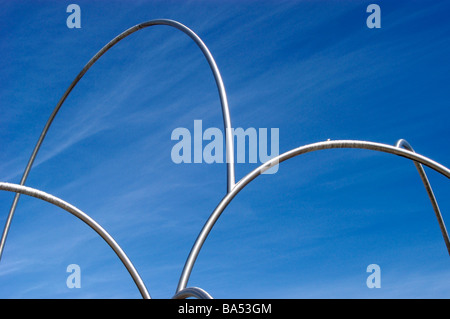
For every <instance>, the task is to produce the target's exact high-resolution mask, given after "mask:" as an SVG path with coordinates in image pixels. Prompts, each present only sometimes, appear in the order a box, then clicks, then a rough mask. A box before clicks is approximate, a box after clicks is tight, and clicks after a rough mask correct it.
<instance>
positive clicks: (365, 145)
mask: <svg viewBox="0 0 450 319" xmlns="http://www.w3.org/2000/svg"><path fill="white" fill-rule="evenodd" d="M335 148H355V149H367V150H373V151H379V152H384V153H390V154H394V155H398V156H402V157H405V158H408V159H410V160H413V161H415V162H418V163H421V164H423V165H426V166H428V167H430V168H431V169H433V170H435V171H437V172H439V173H441V174H442V175H444V176H446V177H447V178H450V169H448V168H447V167H445V166H443V165H441V164H439V163H437V162H435V161H433V160H431V159H429V158H427V157H425V156H422V155H419V154H417V153H415V152H412V151H409V150H405V149H402V148H399V147H396V146H391V145H387V144H381V143H374V142H366V141H355V140H336V141H330V140H328V141H325V142H318V143H314V144H309V145H305V146H301V147H298V148H295V149H292V150H290V151H288V152H285V153H283V154H281V155H279V156H277V157H274V158H273V159H271V160H270V161H267V162H266V163H264V164H262V165H261V166H259V167H258V168H256V169H254V170H253V171H252V172H250V173H249V174H247V175H246V176H245V177H243V178H242V179H241V180H240V181H239V182H237V183H236V185H235V187H234V188H233V190H232V191H231V192H229V193H228V194H226V195H225V197H224V198H223V199H222V201H221V202H220V203H219V205H218V206H217V207H216V209H215V210H214V211H213V212H212V214H211V215H210V217H209V219H208V220H207V221H206V223H205V225H204V226H203V228H202V230H201V231H200V234H199V235H198V237H197V239H196V241H195V243H194V245H193V246H192V249H191V251H190V253H189V256H188V258H187V260H186V263H185V265H184V268H183V271H182V273H181V276H180V280H179V282H178V287H177V292H178V291H181V290H183V289H184V288H185V287H186V285H187V283H188V281H189V277H190V275H191V272H192V268H193V267H194V264H195V261H196V260H197V257H198V254H199V253H200V250H201V248H202V246H203V244H204V242H205V240H206V238H207V237H208V235H209V233H210V232H211V230H212V228H213V227H214V225H215V223H216V222H217V220H218V219H219V217H220V215H221V214H222V212H223V211H224V210H225V208H226V207H227V206H228V204H229V203H230V202H231V201H232V200H233V198H234V197H235V196H236V195H237V194H238V193H239V192H240V191H241V190H242V189H243V188H244V187H245V186H247V185H248V184H249V183H250V182H251V181H253V180H254V179H255V178H256V177H258V176H259V175H261V174H262V173H263V172H265V171H266V170H268V169H270V168H271V167H273V166H275V165H278V164H279V163H282V162H284V161H286V160H288V159H290V158H293V157H296V156H299V155H302V154H306V153H309V152H314V151H319V150H326V149H335Z"/></svg>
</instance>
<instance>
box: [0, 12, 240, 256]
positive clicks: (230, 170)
mask: <svg viewBox="0 0 450 319" xmlns="http://www.w3.org/2000/svg"><path fill="white" fill-rule="evenodd" d="M155 25H166V26H170V27H174V28H176V29H178V30H180V31H182V32H184V33H185V34H186V35H188V36H189V37H190V38H191V39H192V40H193V41H194V42H195V43H196V44H197V46H198V47H199V48H200V50H201V51H202V52H203V55H204V56H205V58H206V60H207V61H208V64H209V66H210V68H211V71H212V72H213V75H214V79H215V81H216V85H217V89H218V91H219V96H220V103H221V106H222V116H223V122H224V129H225V145H226V159H227V192H230V191H231V189H232V188H233V186H234V183H235V170H234V143H233V136H232V130H231V119H230V110H229V106H228V99H227V95H226V91H225V86H224V84H223V80H222V76H221V75H220V72H219V68H218V67H217V64H216V62H215V60H214V58H213V56H212V55H211V53H210V51H209V49H208V47H207V46H206V45H205V44H204V43H203V41H202V40H201V39H200V37H199V36H198V35H197V34H195V32H193V31H192V30H191V29H189V28H188V27H186V26H185V25H183V24H181V23H179V22H177V21H174V20H169V19H157V20H151V21H147V22H143V23H140V24H137V25H135V26H134V27H131V28H129V29H128V30H126V31H124V32H122V33H121V34H119V35H118V36H116V37H115V38H114V39H112V40H111V41H110V42H109V43H108V44H106V45H105V46H104V47H103V48H102V49H101V50H100V51H98V52H97V53H96V54H95V55H94V56H93V57H92V58H91V59H90V60H89V62H88V63H87V64H86V65H85V66H84V68H83V69H82V70H81V71H80V73H79V74H78V75H77V76H76V78H75V79H74V80H73V81H72V83H71V84H70V86H69V87H68V88H67V90H66V91H65V93H64V94H63V96H62V97H61V99H60V100H59V102H58V104H57V105H56V107H55V108H54V110H53V112H52V114H51V115H50V117H49V118H48V120H47V123H46V124H45V126H44V129H43V130H42V133H41V135H40V136H39V139H38V141H37V143H36V146H35V147H34V150H33V152H32V154H31V156H30V158H29V160H28V164H27V166H26V168H25V171H24V173H23V175H22V179H21V180H20V185H24V184H25V182H26V180H27V178H28V175H29V173H30V170H31V167H32V166H33V163H34V160H35V159H36V156H37V153H38V152H39V149H40V147H41V145H42V142H43V141H44V139H45V136H46V135H47V132H48V130H49V128H50V126H51V124H52V123H53V120H54V119H55V117H56V115H57V113H58V111H59V110H60V108H61V106H62V105H63V103H64V101H65V100H66V99H67V97H68V96H69V94H70V92H72V90H73V88H74V87H75V86H76V85H77V83H78V82H79V81H80V80H81V78H82V77H83V76H84V74H85V73H86V72H87V71H88V70H89V69H90V68H91V66H92V65H93V64H94V63H95V62H96V61H97V60H98V59H99V58H100V57H101V56H102V55H103V54H105V53H106V52H107V51H108V50H109V49H111V48H112V47H113V46H114V45H116V44H117V43H118V42H120V41H121V40H123V39H124V38H126V37H128V36H129V35H131V34H133V33H134V32H136V31H139V30H141V29H144V28H147V27H151V26H155ZM19 198H20V193H16V195H15V196H14V200H13V203H12V205H11V208H10V211H9V213H8V217H7V219H6V223H5V226H4V230H3V233H2V237H1V240H0V259H1V256H2V254H3V250H4V247H5V243H6V238H7V236H8V232H9V229H10V227H11V221H12V218H13V216H14V212H15V210H16V207H17V203H18V201H19Z"/></svg>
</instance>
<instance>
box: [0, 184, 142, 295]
mask: <svg viewBox="0 0 450 319" xmlns="http://www.w3.org/2000/svg"><path fill="white" fill-rule="evenodd" d="M0 190H4V191H9V192H15V193H20V194H24V195H28V196H32V197H35V198H38V199H41V200H44V201H46V202H48V203H50V204H53V205H55V206H58V207H60V208H62V209H64V210H66V211H67V212H69V213H71V214H72V215H74V216H75V217H78V218H79V219H81V220H82V221H83V222H84V223H86V224H87V225H88V226H89V227H91V228H92V229H93V230H95V231H96V232H97V234H99V235H100V236H101V237H102V238H103V239H104V240H105V241H106V243H107V244H108V245H109V246H110V247H111V248H112V249H113V250H114V252H115V253H116V255H117V256H118V257H119V258H120V260H121V261H122V263H123V264H124V265H125V267H126V268H127V270H128V272H129V273H130V275H131V277H132V278H133V280H134V282H135V284H136V286H137V287H138V289H139V292H140V293H141V296H142V297H143V298H144V299H150V294H149V292H148V290H147V288H146V287H145V284H144V282H143V281H142V279H141V277H140V275H139V273H138V272H137V270H136V268H134V266H133V264H132V263H131V261H130V259H129V258H128V257H127V255H126V254H125V252H124V251H123V250H122V248H120V246H119V245H118V244H117V242H116V241H115V240H114V238H112V236H111V235H110V234H109V233H108V232H107V231H106V230H104V229H103V227H101V226H100V225H99V224H98V223H97V222H96V221H95V220H93V219H92V218H91V217H89V215H87V214H86V213H84V212H82V211H81V210H79V209H78V208H76V207H75V206H73V205H71V204H69V203H67V202H65V201H63V200H62V199H59V198H58V197H55V196H53V195H50V194H47V193H45V192H43V191H40V190H37V189H35V188H31V187H27V186H23V185H18V184H11V183H3V182H0Z"/></svg>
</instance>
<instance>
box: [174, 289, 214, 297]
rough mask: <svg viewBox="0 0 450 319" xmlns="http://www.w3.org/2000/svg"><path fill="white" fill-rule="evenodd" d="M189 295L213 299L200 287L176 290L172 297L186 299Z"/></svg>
mask: <svg viewBox="0 0 450 319" xmlns="http://www.w3.org/2000/svg"><path fill="white" fill-rule="evenodd" d="M189 297H194V298H197V299H213V297H211V295H210V294H209V293H207V292H206V291H205V290H203V289H202V288H198V287H188V288H184V289H182V290H180V291H179V292H177V293H176V294H175V295H174V296H173V297H172V299H186V298H189Z"/></svg>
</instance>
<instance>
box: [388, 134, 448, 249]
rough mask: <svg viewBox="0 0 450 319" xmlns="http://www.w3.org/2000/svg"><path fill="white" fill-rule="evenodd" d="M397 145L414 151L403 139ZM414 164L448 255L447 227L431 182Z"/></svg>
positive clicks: (420, 165) (420, 167)
mask: <svg viewBox="0 0 450 319" xmlns="http://www.w3.org/2000/svg"><path fill="white" fill-rule="evenodd" d="M395 146H397V147H403V148H405V149H407V150H409V151H411V152H414V150H413V148H412V147H411V145H409V143H408V142H407V141H405V140H403V139H401V140H399V141H398V142H397V144H396V145H395ZM414 165H415V166H416V168H417V171H418V172H419V175H420V178H421V179H422V182H423V184H424V186H425V189H426V190H427V194H428V197H429V198H430V201H431V205H433V209H434V213H435V214H436V218H437V220H438V223H439V227H440V228H441V232H442V236H443V237H444V241H445V245H446V246H447V251H448V254H449V255H450V240H449V238H448V233H447V229H446V228H445V223H444V219H443V218H442V214H441V210H440V209H439V206H438V203H437V200H436V197H435V196H434V193H433V189H432V188H431V184H430V182H429V181H428V177H427V174H426V173H425V170H424V169H423V166H422V164H420V163H417V162H414Z"/></svg>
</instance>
